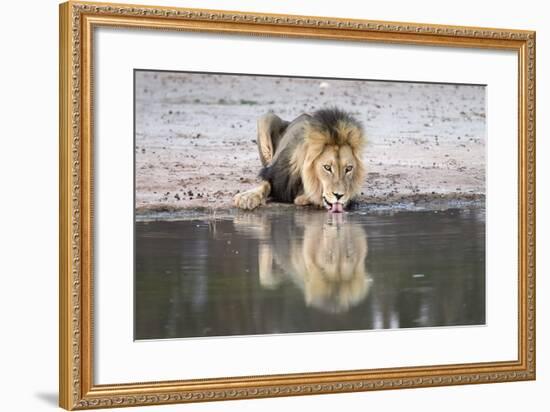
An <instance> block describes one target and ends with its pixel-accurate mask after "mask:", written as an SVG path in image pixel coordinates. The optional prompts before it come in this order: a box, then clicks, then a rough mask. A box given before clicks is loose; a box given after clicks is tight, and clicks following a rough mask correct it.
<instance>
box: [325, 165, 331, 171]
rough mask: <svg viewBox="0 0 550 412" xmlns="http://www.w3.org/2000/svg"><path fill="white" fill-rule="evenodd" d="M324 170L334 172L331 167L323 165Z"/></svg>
mask: <svg viewBox="0 0 550 412" xmlns="http://www.w3.org/2000/svg"><path fill="white" fill-rule="evenodd" d="M323 168H324V169H325V170H326V171H327V172H332V167H330V165H323Z"/></svg>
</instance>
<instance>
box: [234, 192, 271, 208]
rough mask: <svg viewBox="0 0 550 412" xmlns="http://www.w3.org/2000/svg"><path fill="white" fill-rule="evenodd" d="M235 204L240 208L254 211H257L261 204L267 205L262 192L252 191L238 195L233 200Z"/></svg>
mask: <svg viewBox="0 0 550 412" xmlns="http://www.w3.org/2000/svg"><path fill="white" fill-rule="evenodd" d="M233 202H234V203H235V206H237V207H238V208H241V209H246V210H252V209H256V208H257V207H258V206H260V205H261V204H265V198H264V196H263V194H262V192H261V191H258V190H256V189H252V190H247V191H246V192H242V193H238V194H236V195H235V197H234V198H233Z"/></svg>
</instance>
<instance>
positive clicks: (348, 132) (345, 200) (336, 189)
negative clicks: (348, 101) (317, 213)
mask: <svg viewBox="0 0 550 412" xmlns="http://www.w3.org/2000/svg"><path fill="white" fill-rule="evenodd" d="M365 140H366V139H365V137H364V135H363V131H362V129H361V127H360V125H359V124H358V123H357V122H355V121H353V120H351V119H347V120H338V121H336V122H335V123H334V124H332V125H331V126H330V127H329V126H327V125H326V124H323V123H319V122H316V121H312V122H311V123H310V124H308V125H307V127H306V138H305V142H304V145H303V146H302V148H303V149H304V151H305V154H304V155H302V156H301V157H300V156H296V157H295V159H294V162H293V163H294V164H295V165H301V177H302V182H303V187H304V196H305V197H306V198H307V199H308V201H309V202H311V203H313V204H316V205H318V206H321V207H324V208H326V209H328V210H330V211H331V212H336V213H339V212H343V211H344V209H345V208H346V206H347V205H348V204H349V201H350V200H351V199H353V197H355V196H356V195H357V194H358V192H359V191H360V190H361V184H362V182H363V178H364V176H365V168H364V166H363V162H362V149H363V146H364V144H365ZM298 153H299V152H298ZM300 159H303V160H302V161H299V160H300Z"/></svg>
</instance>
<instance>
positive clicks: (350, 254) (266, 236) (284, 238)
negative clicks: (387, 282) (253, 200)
mask: <svg viewBox="0 0 550 412" xmlns="http://www.w3.org/2000/svg"><path fill="white" fill-rule="evenodd" d="M250 218H252V217H251V216H249V217H248V219H247V223H248V225H247V227H248V228H249V229H250V228H255V229H254V230H255V231H256V233H255V234H256V235H258V232H257V231H260V232H261V236H260V237H261V238H262V241H261V243H260V247H259V262H258V263H259V277H260V284H261V285H262V287H264V288H270V289H273V288H277V287H278V285H280V284H281V283H282V282H286V281H291V282H293V283H294V284H295V285H297V286H298V287H299V288H300V289H301V290H302V292H303V294H304V300H305V303H306V304H307V305H308V306H310V307H314V308H317V309H320V310H322V311H324V312H327V313H342V312H346V311H348V310H349V309H350V308H352V307H353V306H356V305H357V304H359V303H360V302H362V301H363V300H364V299H365V298H366V296H367V294H368V291H369V286H370V283H371V279H370V276H369V275H368V273H367V272H366V269H365V260H366V257H367V250H368V248H367V234H366V232H365V230H364V229H363V228H362V227H361V226H359V225H358V224H357V223H353V222H351V221H349V218H348V215H342V214H327V213H324V212H316V211H315V212H313V211H309V212H307V213H306V212H303V213H297V214H295V216H294V225H289V226H288V227H279V226H275V225H271V224H270V221H269V219H267V218H266V217H265V216H264V217H259V218H258V219H259V220H255V221H251V220H249V219H250ZM252 219H254V218H252Z"/></svg>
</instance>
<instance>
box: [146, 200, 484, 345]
mask: <svg viewBox="0 0 550 412" xmlns="http://www.w3.org/2000/svg"><path fill="white" fill-rule="evenodd" d="M484 323H485V213H484V210H482V209H474V210H449V211H445V212H441V211H439V212H433V211H431V212H418V211H415V212H397V213H387V212H386V213H372V212H369V213H365V212H350V213H345V214H340V215H331V214H329V213H326V212H324V211H311V210H305V211H304V210H301V211H300V210H283V211H274V210H266V211H262V212H256V213H242V214H238V215H235V216H230V217H227V218H221V219H198V218H197V219H195V220H182V221H153V222H138V223H136V261H135V339H165V338H186V337H204V336H229V335H252V334H272V333H297V332H320V331H343V330H365V329H394V328H415V327H433V326H456V325H480V324H484Z"/></svg>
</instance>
